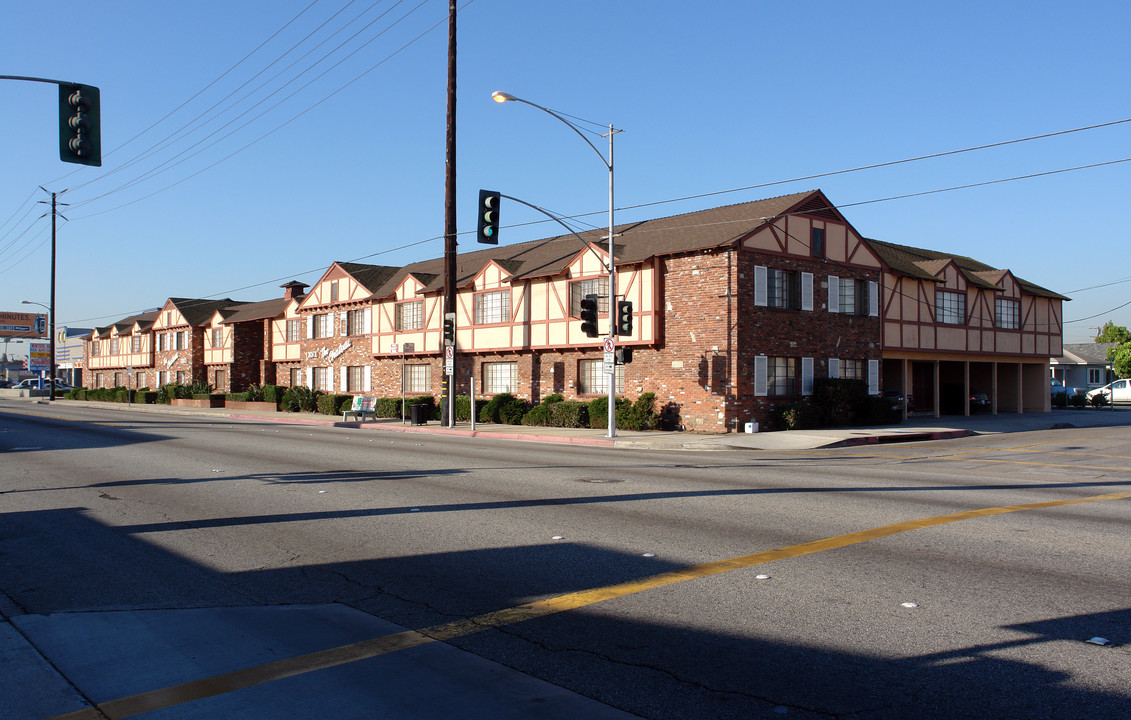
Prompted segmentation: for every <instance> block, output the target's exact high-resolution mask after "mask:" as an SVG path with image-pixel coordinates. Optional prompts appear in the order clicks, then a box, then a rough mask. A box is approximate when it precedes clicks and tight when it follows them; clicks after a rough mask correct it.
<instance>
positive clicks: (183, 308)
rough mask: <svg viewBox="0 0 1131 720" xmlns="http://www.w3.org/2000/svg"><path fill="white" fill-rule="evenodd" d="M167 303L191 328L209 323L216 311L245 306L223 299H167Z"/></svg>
mask: <svg viewBox="0 0 1131 720" xmlns="http://www.w3.org/2000/svg"><path fill="white" fill-rule="evenodd" d="M169 302H170V303H172V305H173V307H175V308H177V311H178V312H180V314H181V316H182V317H184V319H185V322H187V323H188V324H189V325H190V326H192V327H197V326H200V325H206V324H208V323H209V322H211V321H212V314H213V313H215V312H216V311H217V310H220V309H223V308H227V307H234V306H239V305H244V304H246V303H244V302H240V301H236V300H232V299H231V298H224V299H223V300H199V299H193V298H169Z"/></svg>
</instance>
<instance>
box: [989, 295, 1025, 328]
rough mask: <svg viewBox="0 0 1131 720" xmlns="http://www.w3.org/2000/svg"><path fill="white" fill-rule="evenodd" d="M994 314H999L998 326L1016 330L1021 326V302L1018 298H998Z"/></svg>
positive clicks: (995, 301)
mask: <svg viewBox="0 0 1131 720" xmlns="http://www.w3.org/2000/svg"><path fill="white" fill-rule="evenodd" d="M994 314H995V315H997V326H998V327H999V328H1001V329H1003V330H1016V329H1017V328H1019V327H1020V326H1021V303H1019V302H1018V301H1016V300H1005V299H1003V298H996V299H995V300H994Z"/></svg>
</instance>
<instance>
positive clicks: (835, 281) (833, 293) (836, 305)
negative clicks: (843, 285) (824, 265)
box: [829, 275, 840, 313]
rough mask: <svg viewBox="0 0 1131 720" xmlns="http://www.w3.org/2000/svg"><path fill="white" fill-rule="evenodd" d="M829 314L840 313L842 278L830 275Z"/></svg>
mask: <svg viewBox="0 0 1131 720" xmlns="http://www.w3.org/2000/svg"><path fill="white" fill-rule="evenodd" d="M829 312H831V313H838V312H840V278H838V277H837V276H836V275H829Z"/></svg>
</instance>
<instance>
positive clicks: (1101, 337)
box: [1096, 320, 1131, 345]
mask: <svg viewBox="0 0 1131 720" xmlns="http://www.w3.org/2000/svg"><path fill="white" fill-rule="evenodd" d="M1096 342H1098V343H1109V342H1110V343H1119V344H1120V345H1122V344H1123V343H1128V342H1131V331H1128V330H1127V328H1125V327H1123V326H1122V325H1116V324H1115V323H1113V322H1112V321H1111V320H1108V321H1107V322H1105V323H1104V326H1103V327H1102V328H1100V332H1099V334H1098V335H1096Z"/></svg>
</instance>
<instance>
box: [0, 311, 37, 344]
mask: <svg viewBox="0 0 1131 720" xmlns="http://www.w3.org/2000/svg"><path fill="white" fill-rule="evenodd" d="M46 334H47V316H46V315H44V314H43V313H25V312H6V311H3V310H0V337H11V338H15V337H28V338H35V337H43V336H44V335H46Z"/></svg>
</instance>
